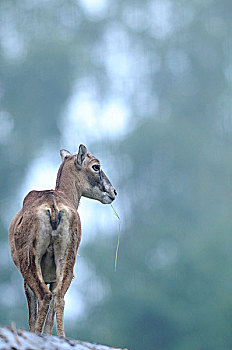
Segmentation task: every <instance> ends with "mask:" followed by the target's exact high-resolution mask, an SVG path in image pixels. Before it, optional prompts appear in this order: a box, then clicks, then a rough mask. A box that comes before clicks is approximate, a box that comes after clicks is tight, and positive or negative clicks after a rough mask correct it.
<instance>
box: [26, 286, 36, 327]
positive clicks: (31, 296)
mask: <svg viewBox="0 0 232 350" xmlns="http://www.w3.org/2000/svg"><path fill="white" fill-rule="evenodd" d="M24 290H25V294H26V297H27V304H28V311H29V318H28V323H29V330H30V332H35V321H36V317H37V297H36V295H35V293H34V292H33V290H32V289H31V288H30V287H29V285H28V284H27V283H26V281H24Z"/></svg>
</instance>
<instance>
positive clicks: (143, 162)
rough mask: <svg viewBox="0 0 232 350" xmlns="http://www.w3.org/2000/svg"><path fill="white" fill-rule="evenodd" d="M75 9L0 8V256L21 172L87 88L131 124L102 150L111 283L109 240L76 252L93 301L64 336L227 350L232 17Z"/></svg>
mask: <svg viewBox="0 0 232 350" xmlns="http://www.w3.org/2000/svg"><path fill="white" fill-rule="evenodd" d="M87 3H88V2H85V1H81V2H80V3H79V2H76V1H71V0H69V1H65V2H64V1H61V0H60V1H59V0H57V1H54V2H52V3H50V2H49V3H48V2H44V1H34V2H33V3H32V2H31V1H29V0H23V1H21V2H20V3H19V2H17V3H15V2H11V1H1V4H0V7H1V8H0V10H1V11H0V13H1V19H0V28H1V30H0V42H1V46H0V64H1V70H0V88H1V89H0V95H1V97H0V98H1V99H0V101H1V109H0V122H1V124H2V128H3V131H5V135H4V137H3V136H2V139H1V140H0V154H1V160H2V162H1V172H0V181H1V184H4V186H1V202H0V204H1V222H0V228H1V232H2V233H3V234H2V235H1V245H2V247H4V248H5V247H6V243H5V242H6V238H7V233H6V226H5V222H6V220H5V216H6V208H7V210H8V208H9V206H10V204H11V203H12V200H13V199H14V196H15V192H16V190H17V188H18V186H19V183H20V181H21V179H22V178H23V176H24V175H25V173H26V171H27V167H28V165H29V162H30V161H31V160H32V158H33V157H34V156H35V155H36V154H37V152H38V151H39V149H40V148H41V147H42V146H43V145H45V144H48V142H52V144H53V146H52V147H54V148H55V147H58V145H59V136H60V134H61V133H62V130H60V128H59V127H58V122H59V120H60V117H61V114H62V113H63V110H64V106H65V104H66V103H67V100H68V98H69V97H70V94H71V92H72V89H73V86H74V84H75V83H76V81H81V79H82V78H85V77H91V78H93V80H94V83H95V84H96V91H97V97H98V99H99V100H100V103H102V102H103V101H108V100H110V99H115V100H116V101H123V103H124V105H126V106H128V109H129V110H130V114H131V115H133V120H132V118H131V119H129V122H128V135H127V136H126V137H125V139H124V140H119V141H118V142H116V143H115V148H114V149H112V150H113V153H114V157H112V159H115V158H116V160H117V161H116V165H115V173H116V174H117V175H118V183H119V185H118V187H119V197H118V198H119V199H118V203H120V208H121V209H120V212H121V213H120V212H119V214H120V216H122V217H123V223H122V227H124V229H123V232H122V233H123V234H122V239H121V244H120V250H119V257H118V270H117V273H116V274H115V273H114V254H115V246H116V242H115V240H113V239H112V237H106V235H105V234H101V233H100V232H99V237H98V239H97V240H95V241H94V242H92V243H91V244H89V245H88V246H86V247H84V248H82V252H81V256H84V257H85V259H86V261H87V263H88V266H89V268H90V269H91V268H92V267H94V268H93V269H94V270H95V271H96V272H97V274H98V275H99V276H100V281H101V284H102V286H103V287H104V288H105V296H104V298H102V299H101V301H100V302H99V303H98V305H97V306H95V307H94V308H92V309H89V310H88V311H89V312H88V313H86V315H85V316H84V317H83V319H81V321H80V322H78V323H76V322H72V324H71V323H70V324H69V332H68V334H70V335H71V334H72V336H74V337H77V336H78V337H81V338H83V339H84V338H85V339H88V340H92V341H98V342H100V343H108V344H110V343H111V344H114V345H118V346H127V347H128V348H131V349H135V350H136V349H144V348H146V349H154V348H155V349H162V350H165V349H167V350H177V349H178V350H182V349H183V350H185V349H188V350H192V349H194V350H195V349H202V350H211V349H214V348H215V349H223V350H224V349H225V350H227V349H230V348H231V343H232V338H231V326H232V325H231V323H232V321H231V320H232V315H231V304H232V299H231V289H232V278H231V276H232V271H231V266H232V261H231V259H232V258H231V254H230V246H231V243H232V241H231V240H232V238H231V235H230V231H231V228H232V227H231V226H232V223H231V214H230V210H231V209H230V208H231V205H232V202H231V201H232V199H231V196H230V192H231V173H232V165H231V151H232V143H231V132H232V122H231V120H232V119H231V110H232V109H231V84H232V74H231V72H232V68H231V54H232V51H231V39H230V37H231V31H232V28H231V20H230V14H231V7H232V4H231V3H230V1H228V0H223V1H221V2H220V3H219V2H217V1H215V0H210V1H204V2H200V1H192V2H189V1H187V0H178V1H170V0H165V1H164V0H162V1H159V0H154V1H136V2H134V1H127V2H123V1H119V2H117V3H114V4H112V3H109V2H107V1H103V2H101V3H102V4H103V5H102V11H100V12H96V11H95V12H93V10H90V9H88V6H87ZM104 4H105V5H104ZM91 11H92V12H91ZM90 85H91V84H90ZM80 89H81V87H80ZM94 131H95V130H94ZM78 142H79V141H78V140H77V143H78ZM97 147H101V149H104V148H105V149H108V148H109V141H108V142H107V143H106V144H105V145H104V144H101V145H100V146H99V145H96V148H97ZM111 147H112V146H111ZM92 148H93V147H92ZM3 221H4V223H3ZM3 250H4V249H3ZM0 266H1V269H0V279H1V285H0V290H2V291H5V290H7V288H6V287H7V286H8V285H9V283H8V282H9V281H10V282H11V285H13V286H16V285H17V283H16V282H15V279H16V272H14V271H15V270H14V267H13V265H12V264H11V267H9V266H8V265H7V264H4V262H2V263H1V262H0ZM90 287H91V288H92V296H93V297H94V292H96V294H97V293H98V290H97V288H96V290H95V289H94V288H95V287H96V286H95V284H94V281H93V280H92V275H90V277H89V279H88V278H87V281H86V286H83V298H86V301H87V302H88V297H89V296H88V288H90ZM7 294H8V295H9V299H10V298H14V297H15V295H13V294H11V293H10V291H9V293H7ZM95 299H96V300H97V299H100V298H98V296H97V295H96V296H95ZM90 304H91V303H90ZM96 304H97V303H96ZM11 305H14V310H12V308H11ZM22 310H23V311H22ZM25 318H26V315H25V306H24V305H22V302H21V301H19V302H18V306H17V307H15V303H12V304H11V302H10V300H9V301H8V302H7V303H1V313H0V323H2V324H7V323H9V321H10V320H12V319H14V320H15V321H16V322H17V325H18V326H25V324H26V320H25ZM76 330H78V332H77V331H76ZM77 333H78V334H77Z"/></svg>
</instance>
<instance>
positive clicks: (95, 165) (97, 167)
mask: <svg viewBox="0 0 232 350" xmlns="http://www.w3.org/2000/svg"><path fill="white" fill-rule="evenodd" d="M92 168H93V170H94V171H99V170H100V165H99V164H94V165H93V166H92Z"/></svg>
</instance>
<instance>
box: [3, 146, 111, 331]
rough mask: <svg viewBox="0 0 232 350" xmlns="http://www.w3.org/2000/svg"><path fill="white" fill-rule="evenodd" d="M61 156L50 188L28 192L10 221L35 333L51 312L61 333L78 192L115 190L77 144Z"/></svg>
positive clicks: (107, 194) (95, 194)
mask: <svg viewBox="0 0 232 350" xmlns="http://www.w3.org/2000/svg"><path fill="white" fill-rule="evenodd" d="M61 156H62V159H63V162H62V164H61V166H60V168H59V170H58V173H57V181H56V190H45V191H31V192H29V193H28V195H27V196H26V197H25V199H24V201H23V207H22V209H21V210H20V211H19V212H18V213H17V214H16V215H15V217H14V218H13V220H12V222H11V224H10V228H9V244H10V250H11V255H12V259H13V261H14V263H15V265H16V266H17V267H18V269H19V270H20V272H21V274H22V276H23V279H24V289H25V294H26V297H27V301H28V308H29V326H30V331H33V332H36V333H41V332H42V330H43V327H45V333H49V334H51V333H52V327H53V322H54V314H56V324H57V334H58V335H59V336H63V337H64V336H65V332H64V320H63V313H64V295H65V293H66V292H67V290H68V288H69V286H70V283H71V281H72V278H73V268H74V264H75V260H76V254H77V249H78V247H79V244H80V240H81V223H80V218H79V215H78V213H77V210H76V209H77V207H78V205H79V201H80V198H81V196H86V197H89V198H92V199H96V200H99V201H101V202H102V203H105V204H108V203H111V202H112V200H114V198H115V196H116V191H115V189H114V188H113V186H112V185H111V183H110V181H109V180H108V178H107V177H106V175H105V174H104V172H103V171H102V170H99V171H96V170H93V168H92V166H93V165H96V164H97V165H100V162H99V160H98V159H96V158H95V157H93V156H91V155H90V154H87V150H86V148H85V146H83V145H80V147H79V152H78V154H74V155H71V154H70V153H69V152H68V151H64V150H62V151H61ZM47 284H49V285H50V290H49V288H48V287H47ZM37 305H38V310H37ZM44 325H45V326H44Z"/></svg>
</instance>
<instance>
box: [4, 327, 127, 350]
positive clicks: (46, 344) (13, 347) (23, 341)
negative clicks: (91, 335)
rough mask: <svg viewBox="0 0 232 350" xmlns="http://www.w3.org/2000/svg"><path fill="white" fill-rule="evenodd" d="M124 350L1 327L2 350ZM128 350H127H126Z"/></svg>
mask: <svg viewBox="0 0 232 350" xmlns="http://www.w3.org/2000/svg"><path fill="white" fill-rule="evenodd" d="M3 349H4V350H8V349H9V350H19V349H20V350H37V349H41V350H43V349H51V350H58V349H61V350H122V349H116V348H112V347H109V346H105V345H99V344H92V343H88V342H83V341H80V340H74V339H68V338H59V337H56V336H50V335H36V334H34V333H31V332H27V331H25V330H21V329H19V330H17V329H16V328H15V327H14V325H12V326H11V327H0V350H3ZM124 350H126V349H124Z"/></svg>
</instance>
